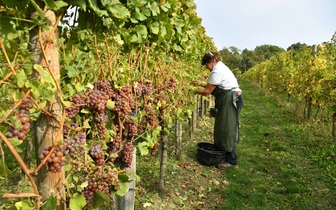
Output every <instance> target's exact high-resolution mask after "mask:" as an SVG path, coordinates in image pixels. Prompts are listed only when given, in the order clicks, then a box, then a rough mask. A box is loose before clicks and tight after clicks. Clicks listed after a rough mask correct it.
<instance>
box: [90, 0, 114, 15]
mask: <svg viewBox="0 0 336 210" xmlns="http://www.w3.org/2000/svg"><path fill="white" fill-rule="evenodd" d="M87 1H88V3H89V7H90V8H91V9H92V10H93V11H94V12H95V13H96V14H97V15H98V16H99V17H102V16H107V17H108V16H109V15H108V13H107V11H106V10H101V9H99V2H98V1H97V0H87Z"/></svg>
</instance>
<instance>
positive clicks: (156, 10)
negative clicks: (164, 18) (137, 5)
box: [149, 1, 160, 16]
mask: <svg viewBox="0 0 336 210" xmlns="http://www.w3.org/2000/svg"><path fill="white" fill-rule="evenodd" d="M149 9H150V10H151V11H152V14H153V16H157V15H158V14H160V7H159V6H158V4H157V3H156V2H155V1H154V2H153V3H152V4H149Z"/></svg>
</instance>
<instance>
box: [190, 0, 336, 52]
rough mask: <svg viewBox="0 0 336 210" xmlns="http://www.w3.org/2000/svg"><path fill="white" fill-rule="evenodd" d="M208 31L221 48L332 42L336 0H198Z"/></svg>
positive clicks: (285, 46) (335, 22) (218, 47)
mask: <svg viewBox="0 0 336 210" xmlns="http://www.w3.org/2000/svg"><path fill="white" fill-rule="evenodd" d="M194 2H195V3H196V5H197V9H196V12H197V15H198V17H200V18H202V25H203V26H204V27H205V30H206V35H208V36H209V37H212V38H213V41H214V43H215V45H216V47H217V50H221V49H223V48H224V47H225V48H228V47H231V46H235V47H237V48H238V49H240V50H244V49H249V50H254V49H255V47H257V46H260V45H264V44H268V45H275V46H278V47H282V48H284V49H287V47H289V46H291V45H292V44H295V43H298V42H300V43H301V44H303V43H305V44H307V45H314V44H320V43H322V42H330V41H331V38H332V36H333V35H334V33H335V32H336V0H194Z"/></svg>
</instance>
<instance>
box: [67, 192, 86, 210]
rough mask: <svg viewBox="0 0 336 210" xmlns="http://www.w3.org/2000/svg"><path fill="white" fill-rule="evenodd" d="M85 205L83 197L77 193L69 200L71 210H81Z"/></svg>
mask: <svg viewBox="0 0 336 210" xmlns="http://www.w3.org/2000/svg"><path fill="white" fill-rule="evenodd" d="M85 205H86V200H85V197H84V196H83V195H81V194H79V193H75V194H74V195H73V196H72V198H71V199H70V209H71V210H81V209H83V208H84V206H85Z"/></svg>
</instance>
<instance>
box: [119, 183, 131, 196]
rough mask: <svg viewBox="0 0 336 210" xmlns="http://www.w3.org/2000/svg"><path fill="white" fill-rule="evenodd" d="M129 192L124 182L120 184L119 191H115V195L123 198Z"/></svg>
mask: <svg viewBox="0 0 336 210" xmlns="http://www.w3.org/2000/svg"><path fill="white" fill-rule="evenodd" d="M128 190H129V187H128V186H127V184H126V183H125V182H121V183H120V189H119V190H118V191H117V195H119V196H124V195H125V194H126V193H127V192H128Z"/></svg>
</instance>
